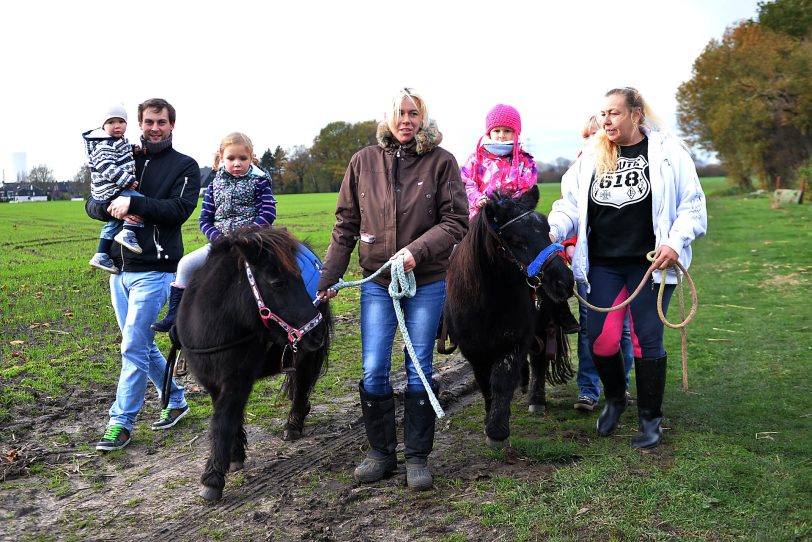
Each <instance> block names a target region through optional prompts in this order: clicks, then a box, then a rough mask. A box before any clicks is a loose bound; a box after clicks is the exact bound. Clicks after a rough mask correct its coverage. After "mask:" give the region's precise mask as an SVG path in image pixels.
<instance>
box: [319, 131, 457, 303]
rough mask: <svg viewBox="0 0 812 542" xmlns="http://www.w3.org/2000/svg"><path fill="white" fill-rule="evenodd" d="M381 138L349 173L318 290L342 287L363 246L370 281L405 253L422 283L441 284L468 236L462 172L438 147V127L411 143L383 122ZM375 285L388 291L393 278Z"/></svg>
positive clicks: (362, 261) (357, 159)
mask: <svg viewBox="0 0 812 542" xmlns="http://www.w3.org/2000/svg"><path fill="white" fill-rule="evenodd" d="M377 137H378V145H373V146H370V147H366V148H364V149H361V150H360V151H358V152H357V153H355V155H354V156H353V157H352V159H351V160H350V164H349V166H348V167H347V172H346V173H345V174H344V180H343V181H342V183H341V189H340V191H339V193H338V204H337V206H336V223H335V226H334V227H333V234H332V239H331V241H330V248H329V249H328V250H327V257H326V258H325V261H324V267H323V269H322V272H321V279H320V280H319V285H318V289H319V290H320V291H321V290H326V289H327V288H329V287H330V286H332V285H333V284H335V283H336V282H338V279H339V277H341V276H342V275H343V274H344V272H345V271H346V269H347V265H348V264H349V261H350V256H351V255H352V252H353V250H354V249H355V245H356V242H358V241H359V240H360V245H359V249H358V254H359V263H360V264H361V267H362V268H363V274H364V277H367V276H369V275H371V274H372V273H374V272H375V271H377V270H378V269H379V268H380V267H381V266H383V265H384V264H385V263H386V262H387V261H388V260H389V258H391V257H392V255H393V254H395V252H397V251H398V250H400V249H401V248H403V247H407V248H408V249H409V251H410V252H411V253H412V255H413V256H414V259H415V262H416V267H415V269H414V274H415V279H416V280H417V284H418V285H422V284H428V283H431V282H435V281H437V280H440V279H442V278H444V277H445V272H446V269H447V268H448V258H449V256H450V255H451V251H452V249H453V248H454V246H455V245H456V244H457V243H459V242H460V240H461V239H462V237H463V236H464V235H465V232H466V231H467V230H468V199H467V198H466V196H465V187H464V186H463V184H462V181H461V180H460V168H459V167H458V166H457V161H456V159H455V158H454V156H453V155H452V154H451V153H449V152H448V151H446V150H444V149H442V148H440V147H438V145H439V144H440V141H441V140H442V134H440V133H439V132H438V131H437V127H436V125H435V124H434V123H433V121H432V122H431V123H430V125H429V127H428V128H427V129H421V130H419V131H418V132H417V135H416V136H415V138H414V139H413V140H412V141H410V142H409V143H407V144H406V145H402V146H401V145H400V143H399V142H398V141H397V139H395V137H394V136H393V135H392V133H391V132H390V131H389V128H388V127H387V126H386V124H385V123H381V124H380V125H379V126H378V133H377ZM375 281H376V282H378V283H379V284H381V285H383V286H387V285H388V284H389V282H390V275H389V274H388V273H382V274H381V275H379V276H378V277H376V279H375Z"/></svg>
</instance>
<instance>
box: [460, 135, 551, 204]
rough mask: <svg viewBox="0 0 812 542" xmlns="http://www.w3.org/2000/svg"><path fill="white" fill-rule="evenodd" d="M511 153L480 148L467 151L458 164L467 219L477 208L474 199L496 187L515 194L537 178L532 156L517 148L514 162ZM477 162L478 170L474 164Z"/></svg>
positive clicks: (517, 194) (519, 192)
mask: <svg viewBox="0 0 812 542" xmlns="http://www.w3.org/2000/svg"><path fill="white" fill-rule="evenodd" d="M477 155H479V156H477ZM512 159H513V155H512V154H511V155H508V156H497V155H495V154H491V153H489V152H488V151H487V150H485V149H484V148H481V149H480V151H479V153H476V152H474V153H471V156H469V157H468V160H466V161H465V164H463V166H462V167H461V168H460V176H461V177H462V181H463V183H465V192H466V194H467V195H468V219H469V220H471V219H473V218H474V217H475V216H476V214H477V213H478V212H479V207H477V205H476V203H477V201H479V199H480V198H482V197H483V196H485V197H487V196H489V195H491V193H493V192H495V191H496V190H501V191H502V192H504V193H507V194H510V196H511V197H514V198H517V197H519V196H521V195H522V194H524V193H525V192H526V191H527V190H528V189H529V188H530V187H532V186H533V185H535V184H536V183H537V182H538V171H537V169H536V162H535V161H534V160H533V156H532V155H530V154H529V153H527V152H525V151H523V150H520V151H519V156H518V160H517V163H516V164H515V165H514V164H511V162H512ZM477 161H478V162H479V168H478V171H475V167H476V164H477Z"/></svg>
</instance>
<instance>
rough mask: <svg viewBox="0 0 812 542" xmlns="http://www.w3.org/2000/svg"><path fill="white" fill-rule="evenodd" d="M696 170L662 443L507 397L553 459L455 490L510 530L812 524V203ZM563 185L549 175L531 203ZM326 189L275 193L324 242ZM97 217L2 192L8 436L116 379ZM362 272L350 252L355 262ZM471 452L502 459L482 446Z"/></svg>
mask: <svg viewBox="0 0 812 542" xmlns="http://www.w3.org/2000/svg"><path fill="white" fill-rule="evenodd" d="M703 185H704V186H705V189H706V192H707V194H708V196H709V197H708V212H709V220H708V222H709V228H708V235H707V236H706V237H705V238H703V239H701V240H699V241H698V242H696V244H695V257H694V263H693V266H692V267H691V269H690V271H691V275H692V276H693V278H694V280H695V282H696V284H697V287H698V295H699V311H698V314H697V316H696V318H695V320H694V322H693V323H692V324H691V325H690V326H689V329H688V348H689V369H690V376H689V380H690V391H689V393H683V392H682V391H681V368H680V366H679V358H680V355H679V351H680V345H679V340H680V336H679V333H678V332H676V331H669V330H667V331H666V348H667V350H668V351H669V361H670V366H669V371H668V383H667V388H666V397H665V404H664V411H665V421H664V425H665V426H666V429H667V430H666V433H665V435H666V436H665V442H664V445H663V446H661V447H660V448H659V449H658V450H657V451H656V452H654V453H640V452H638V451H634V450H632V449H631V448H630V447H629V446H628V444H627V440H628V437H629V436H630V435H631V433H632V432H633V430H634V427H633V426H634V424H635V422H636V414H635V413H634V408H633V407H632V409H631V412H629V413H627V414H625V415H624V422H625V424H624V425H623V426H622V428H621V429H622V430H621V431H619V433H620V434H619V435H617V436H614V437H611V438H603V439H601V438H597V436H596V435H595V430H594V423H595V416H594V415H593V416H584V415H582V414H580V413H578V412H576V411H575V410H573V409H572V402H573V400H574V398H575V396H576V394H577V388H576V386H575V384H574V383H570V384H569V385H568V386H567V387H566V388H565V389H554V390H552V391H551V393H550V394H549V395H550V396H549V398H548V400H549V401H550V406H549V413H548V415H547V416H546V417H545V418H543V419H541V420H540V421H539V418H537V417H533V416H532V415H530V414H528V413H527V412H526V408H525V406H524V404H523V403H522V402H520V401H518V400H517V401H516V402H515V404H514V407H515V408H514V413H513V417H512V430H513V432H512V435H511V444H512V448H513V450H515V452H516V453H519V454H520V455H521V456H522V457H525V458H527V460H528V461H533V462H539V463H543V464H550V465H551V466H552V468H551V469H550V476H549V477H546V478H545V479H543V480H529V481H526V480H524V481H523V480H517V479H512V478H499V477H496V478H490V479H486V480H483V481H482V482H475V483H473V484H472V486H471V487H470V488H468V491H466V492H465V494H466V495H469V497H467V498H460V499H459V500H458V501H455V502H454V507H455V509H456V513H457V514H459V515H461V516H465V517H468V518H473V519H475V520H477V521H478V522H480V523H481V524H483V525H510V526H512V527H513V529H514V531H515V532H516V538H517V539H518V540H536V539H539V540H732V539H738V540H765V541H773V540H810V539H812V370H810V362H809V360H810V357H812V333H810V326H812V304H811V303H810V301H809V300H810V292H812V288H810V286H811V285H812V284H811V283H812V208H810V206H809V205H806V204H804V205H795V206H791V207H784V208H781V209H771V208H770V200H769V199H768V198H763V197H762V198H748V197H745V196H738V195H731V194H729V193H728V191H727V189H726V186H725V184H724V181H723V180H722V179H707V180H704V181H703ZM558 188H559V187H558V185H542V204H541V206H540V208H541V210H543V211H545V212H546V211H547V210H548V209H549V207H550V203H551V202H552V201H553V200H554V199H555V198H556V197H557V195H558ZM335 200H336V195H335V194H303V195H289V196H285V195H283V196H280V197H279V219H278V223H279V224H282V225H285V226H287V227H289V228H290V229H291V230H292V231H293V232H294V233H295V234H296V235H297V236H299V237H300V238H307V239H309V240H310V241H311V242H312V244H313V246H314V248H315V250H316V253H317V254H320V255H323V254H324V253H325V251H326V248H327V244H328V242H329V233H330V228H331V226H332V223H333V214H332V213H333V208H334V205H335ZM196 217H197V212H196V213H195V215H194V218H193V219H192V220H190V221H189V222H188V223H187V224H186V226H185V227H184V238H185V240H186V250H187V251H189V250H191V249H194V248H196V247H198V246H200V245H202V244H203V243H204V242H205V241H204V238H203V236H202V234H200V233H199V231H198V230H197V221H196ZM100 226H101V223H100V222H96V221H93V220H90V219H88V218H87V217H86V215H85V214H84V209H83V206H82V203H81V202H53V203H50V202H49V203H32V204H17V205H11V204H6V205H0V239H2V241H0V329H2V344H0V355H1V356H2V357H1V358H0V443H8V442H9V440H10V439H11V435H10V434H9V433H8V432H7V431H5V430H4V429H3V427H4V426H5V425H7V424H8V423H10V422H11V421H12V420H14V419H15V417H16V416H17V415H19V413H20V412H25V413H26V415H28V416H37V415H40V414H44V413H46V412H47V408H48V406H47V405H48V399H52V398H59V397H63V396H64V395H65V394H66V393H69V391H70V390H72V389H74V388H77V387H79V388H87V389H96V390H105V391H108V392H109V390H111V389H114V387H115V382H116V380H117V377H118V367H119V358H118V341H119V335H118V329H117V326H116V324H115V318H114V314H113V311H112V308H111V307H110V303H109V293H108V287H107V280H106V279H107V277H106V275H103V274H102V273H101V272H93V271H91V269H90V268H89V267H88V266H87V260H88V259H89V258H90V256H91V255H92V253H93V252H94V249H95V246H96V242H97V241H96V238H97V236H98V232H99V229H100ZM357 273H358V268H357V266H355V267H352V268H351V269H350V272H349V276H348V278H356V277H357ZM675 300H676V297H675ZM676 307H677V305H676V303H674V304H672V310H671V312H670V314H669V316H670V320H672V321H674V320H676V319H677V316H678V311H677V310H676ZM334 311H335V312H336V314H337V315H338V316H339V317H341V316H347V317H353V316H357V314H358V296H357V290H349V291H348V290H345V291H344V292H342V295H341V296H339V297H338V298H337V299H336V303H335V307H334ZM353 321H354V320H353V319H352V318H344V319H341V318H340V319H339V322H338V324H337V331H338V332H339V333H340V334H341V335H340V336H341V338H340V340H338V341H337V342H336V345H335V348H334V351H333V354H332V355H331V365H330V370H329V371H328V373H327V375H326V376H325V378H322V379H321V380H320V381H319V383H318V385H317V389H316V392H315V394H316V395H315V402H316V403H320V402H327V401H328V400H329V398H330V397H331V395H332V394H339V393H340V394H348V393H351V392H352V389H353V386H354V382H355V381H357V378H358V375H359V374H360V359H359V358H360V355H359V353H358V352H359V344H360V339H359V337H358V330H357V328H356V326H355V325H354V324H352V322H353ZM162 340H163V339H162ZM274 387H278V383H277V382H276V381H274V380H270V381H268V382H267V383H264V384H262V385H258V386H257V388H256V389H255V392H254V397H252V399H251V409H252V412H254V413H257V414H259V413H262V412H269V413H272V414H275V415H276V416H277V417H281V416H282V414H281V413H282V412H285V411H286V409H287V405H286V404H285V401H284V400H283V399H280V398H279V396H278V395H277V394H275V393H266V392H267V390H268V389H270V388H274ZM193 406H194V409H193V410H194V418H193V419H198V420H201V419H205V417H207V416H208V415H209V414H210V406H209V401H208V398H204V399H198V400H197V401H196V402H195V403H194V404H193ZM106 408H107V405H104V406H103V407H100V408H99V417H100V427H101V425H102V424H103V422H104V416H105V413H106ZM482 416H483V407H482V405H481V402H477V403H476V404H475V405H474V406H472V407H469V408H467V409H466V410H465V411H463V412H462V413H460V414H459V415H457V416H455V418H454V420H453V423H454V425H455V426H456V427H461V428H468V429H470V430H471V431H476V432H479V433H481V424H482ZM260 419H261V416H257V417H256V418H252V419H251V423H261V422H259V420H260ZM316 419H318V415H316ZM314 423H316V422H314ZM141 433H143V432H141ZM16 438H20V435H16ZM3 446H5V444H3ZM481 453H482V454H483V455H488V456H489V457H491V458H495V459H497V460H502V459H505V458H504V456H503V455H502V454H504V452H493V451H490V450H488V449H487V448H485V447H484V445H483V446H482V448H481ZM45 472H47V469H45ZM32 475H34V476H36V474H32ZM43 476H44V475H43ZM459 483H461V482H460V481H459V480H455V479H454V478H453V477H450V478H444V479H442V480H438V485H441V486H443V487H448V488H451V487H454V486H455V485H457V484H459ZM483 496H487V498H483ZM540 533H543V535H542V534H540ZM473 539H475V538H473ZM448 540H449V542H450V541H451V540H455V541H457V540H459V541H462V540H468V538H466V537H465V534H460V535H459V537H457V536H455V537H452V538H449V539H448Z"/></svg>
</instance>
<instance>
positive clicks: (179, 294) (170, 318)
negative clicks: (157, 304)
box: [149, 286, 185, 333]
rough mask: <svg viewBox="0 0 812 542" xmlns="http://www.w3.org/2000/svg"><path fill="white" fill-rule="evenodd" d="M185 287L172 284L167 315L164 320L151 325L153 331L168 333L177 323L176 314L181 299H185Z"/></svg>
mask: <svg viewBox="0 0 812 542" xmlns="http://www.w3.org/2000/svg"><path fill="white" fill-rule="evenodd" d="M184 290H185V288H178V287H177V286H172V287H170V288H169V307H167V309H166V316H164V319H163V320H159V321H157V322H155V323H153V324H152V325H151V326H149V327H151V328H152V331H158V332H160V333H166V332H167V331H169V328H171V327H172V326H173V325H175V314H176V313H177V312H178V305H180V300H181V299H183V292H184Z"/></svg>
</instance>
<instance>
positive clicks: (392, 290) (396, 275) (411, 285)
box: [330, 256, 445, 418]
mask: <svg viewBox="0 0 812 542" xmlns="http://www.w3.org/2000/svg"><path fill="white" fill-rule="evenodd" d="M390 266H391V267H392V271H391V274H392V282H390V283H389V297H391V298H392V305H394V307H395V315H396V316H397V318H398V326H399V327H400V334H401V335H402V336H403V342H404V344H405V345H406V350H407V351H408V352H409V357H410V358H411V359H412V365H414V369H415V371H417V376H419V377H420V381H421V382H422V383H423V388H425V390H426V393H427V394H428V396H429V402H430V403H431V406H432V407H433V408H434V413H435V414H437V417H438V418H442V417H443V416H445V412H443V407H441V406H440V401H438V400H437V397H436V396H435V395H434V391H433V390H432V389H431V385H430V384H429V381H428V379H427V378H426V375H425V374H424V373H423V369H422V368H421V367H420V362H419V360H418V359H417V353H416V352H415V351H414V346H413V345H412V340H411V339H410V338H409V331H408V330H407V329H406V319H405V318H404V316H403V308H402V307H401V306H400V300H401V299H402V298H404V297H414V294H415V293H417V281H416V280H415V278H414V273H413V272H411V271H409V272H408V273H406V272H405V270H404V269H403V257H402V256H401V257H399V258H398V259H397V260H389V261H388V262H386V263H385V264H383V266H381V268H380V269H378V270H377V271H375V272H374V273H372V274H371V275H370V276H368V277H367V278H365V279H362V280H356V281H352V282H344V281H343V280H341V279H338V282H337V283H335V284H333V285H332V286H330V289H331V290H334V291H336V292H338V291H339V290H341V289H342V288H348V287H350V286H358V285H361V284H363V283H365V282H369V281H370V280H372V279H374V278H375V277H377V276H378V275H380V274H381V273H382V272H383V270H384V269H386V268H387V267H390Z"/></svg>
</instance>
